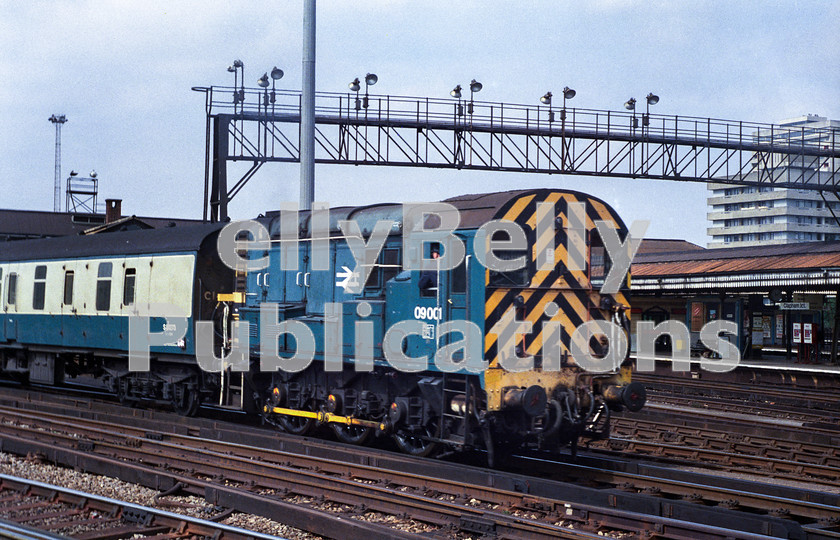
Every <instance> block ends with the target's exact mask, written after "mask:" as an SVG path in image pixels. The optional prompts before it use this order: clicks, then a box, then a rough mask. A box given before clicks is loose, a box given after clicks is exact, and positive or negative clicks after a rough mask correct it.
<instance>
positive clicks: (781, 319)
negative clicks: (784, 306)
mask: <svg viewBox="0 0 840 540" xmlns="http://www.w3.org/2000/svg"><path fill="white" fill-rule="evenodd" d="M784 337H785V316H784V315H782V314H781V313H777V314H776V339H777V340H778V339H783V338H784Z"/></svg>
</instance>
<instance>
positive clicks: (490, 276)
mask: <svg viewBox="0 0 840 540" xmlns="http://www.w3.org/2000/svg"><path fill="white" fill-rule="evenodd" d="M444 202H446V203H448V204H449V205H452V206H454V207H455V209H457V211H458V214H459V225H458V227H457V229H456V230H455V231H454V234H455V235H456V236H457V237H458V238H459V239H460V240H461V242H463V245H464V246H465V251H466V256H465V257H464V260H463V262H461V264H460V265H458V266H457V267H455V268H454V269H451V270H447V271H436V270H435V269H434V268H432V270H431V271H432V272H433V275H432V276H429V275H428V272H429V271H428V270H427V271H418V270H415V271H401V269H402V268H403V267H404V265H405V262H406V261H405V258H406V257H410V256H413V257H417V256H418V254H416V253H415V254H412V253H408V254H406V253H404V252H403V250H404V244H403V236H404V232H405V231H404V228H406V227H408V226H409V225H410V224H408V223H403V212H404V207H403V206H402V205H396V204H393V205H388V204H384V205H373V206H367V207H360V208H338V209H332V210H331V213H330V227H329V233H328V234H329V237H330V240H329V260H330V263H331V268H332V271H318V270H315V269H314V268H313V258H314V257H313V253H312V250H313V249H314V247H313V244H314V242H313V236H315V233H313V228H314V227H313V225H312V223H311V220H312V216H311V215H310V214H309V213H308V212H306V213H305V212H301V213H300V215H299V219H298V220H295V221H291V222H290V221H289V220H288V219H286V220H284V219H283V218H282V217H281V216H276V217H274V218H273V219H271V221H270V223H269V227H268V228H269V233H270V237H271V240H272V243H271V248H270V249H269V250H268V251H267V252H265V253H258V255H259V256H265V255H268V261H269V263H268V267H267V268H265V269H264V270H262V271H259V272H254V273H252V274H251V275H250V276H249V280H248V296H247V297H246V305H245V306H244V307H242V308H241V309H240V314H241V318H242V319H243V320H246V321H248V322H249V323H250V330H251V337H252V338H253V339H252V340H251V345H252V349H251V351H252V354H251V357H252V358H254V359H259V358H260V357H261V356H265V355H266V354H267V353H266V352H265V351H261V350H260V347H259V345H258V344H257V342H258V341H259V340H257V339H256V338H257V337H258V336H259V335H260V330H259V328H260V323H261V321H260V306H261V304H263V303H265V302H271V303H274V304H276V305H277V311H276V317H277V321H274V320H271V321H267V322H268V323H270V324H276V323H277V322H278V321H284V320H295V321H299V322H302V323H303V324H305V325H307V326H308V327H309V328H310V329H311V330H312V332H311V335H312V336H313V337H314V343H315V345H314V348H315V354H314V361H313V362H312V363H311V364H309V366H308V367H307V368H306V369H304V370H302V371H298V372H288V371H278V372H274V373H270V374H266V373H262V374H261V376H259V377H255V379H254V381H255V383H256V384H257V386H262V387H264V388H266V389H267V390H268V396H267V398H266V401H265V403H264V404H263V407H262V408H263V413H264V415H265V417H266V419H267V420H268V421H270V422H272V423H274V424H276V425H277V426H279V427H281V428H283V429H285V430H287V431H290V432H293V433H298V434H303V433H308V432H310V431H311V430H312V429H314V428H315V427H316V426H317V425H318V424H328V425H329V426H330V427H331V428H332V429H333V431H334V432H335V434H336V436H337V437H338V438H339V439H340V440H342V441H344V442H348V443H355V444H362V443H364V442H365V441H367V440H368V439H369V438H370V437H371V436H372V435H374V434H376V433H379V434H391V435H392V436H393V438H394V440H395V442H396V444H397V445H398V446H399V447H400V449H402V450H403V451H405V452H408V453H411V454H415V455H427V454H429V453H432V452H433V451H434V450H435V449H437V448H440V447H441V446H449V447H452V446H454V447H460V448H471V447H484V448H487V449H488V450H490V451H491V452H492V451H493V450H494V449H497V448H512V447H516V446H519V445H522V444H525V443H538V444H540V445H541V446H543V447H548V448H552V447H557V446H559V445H562V444H572V445H575V444H576V443H577V440H578V438H579V437H580V436H582V435H584V436H590V437H604V436H607V434H608V429H609V414H610V410H611V409H613V410H616V409H621V408H623V407H627V408H629V409H631V410H638V409H639V408H641V407H642V405H643V404H644V401H645V392H644V387H642V386H641V385H640V384H638V383H632V382H631V381H630V368H629V364H628V363H626V362H625V363H623V364H622V365H621V366H620V367H617V368H616V369H614V370H612V371H609V372H606V373H599V374H593V373H588V372H587V371H585V370H584V369H582V368H581V367H580V366H579V365H577V363H576V362H575V360H574V359H573V358H572V356H571V354H570V352H571V351H572V336H573V335H574V333H575V329H576V328H577V327H578V326H580V325H581V324H584V323H586V322H587V321H592V320H602V321H611V322H615V323H617V327H618V328H623V329H624V332H626V331H627V329H628V327H629V321H628V315H629V302H628V300H627V297H628V292H629V286H628V281H629V278H628V279H624V280H623V281H622V285H621V286H620V288H619V291H618V292H617V293H616V294H609V295H602V294H601V293H600V292H599V289H600V286H601V284H602V283H603V282H604V279H605V276H606V275H607V272H608V270H609V264H610V261H609V256H608V254H607V253H606V250H605V248H604V245H603V243H602V241H601V239H600V236H599V234H598V232H597V231H596V225H595V223H596V222H597V221H603V222H607V223H608V224H609V225H610V226H612V227H613V228H614V229H616V230H617V233H618V236H619V237H620V238H621V239H622V240H623V239H624V238H626V235H627V229H626V227H625V225H624V224H623V222H622V221H621V219H620V218H619V217H618V216H617V215H616V213H615V212H614V211H613V210H612V209H611V208H610V207H609V206H608V205H607V204H605V203H604V202H603V201H600V200H598V199H596V198H594V197H590V196H588V195H584V194H581V193H576V192H571V191H560V190H526V191H512V192H503V193H491V194H483V195H467V196H462V197H457V198H453V199H449V200H447V201H444ZM538 203H543V204H542V205H538ZM545 205H550V206H549V208H551V209H552V210H551V214H550V215H549V216H548V217H549V220H550V221H551V222H552V224H553V225H555V226H554V227H552V229H551V230H552V231H554V235H555V238H554V242H553V243H552V244H546V242H545V240H546V239H545V238H543V239H541V240H542V241H540V242H538V241H537V238H536V233H537V231H538V229H539V227H537V225H536V221H537V216H538V206H542V208H543V209H544V208H545V207H546V206H545ZM570 208H575V209H576V210H577V211H578V212H579V215H578V216H577V221H578V225H579V227H580V230H578V231H577V232H578V235H577V238H578V239H579V245H578V248H580V249H581V251H582V253H583V257H585V260H584V261H583V264H582V265H580V266H579V268H580V269H575V265H571V264H568V262H569V261H568V258H569V257H568V254H567V247H566V246H567V234H568V232H567V231H568V230H569V229H571V228H572V226H573V225H575V223H573V222H570V219H571V217H570V216H571V212H570V211H569V209H570ZM543 212H545V211H544V210H543ZM544 217H545V216H543V218H544ZM342 220H344V221H353V222H355V223H356V224H357V225H358V227H357V232H358V233H359V234H360V235H361V236H362V238H363V239H364V240H365V241H367V240H369V239H370V237H371V234H372V232H373V231H374V229H375V227H376V224H377V222H383V221H384V222H387V223H390V227H389V234H388V236H387V239H386V240H385V241H384V245H383V246H382V249H381V251H380V253H379V257H378V259H377V260H376V261H375V264H373V265H372V266H371V267H370V269H369V270H370V271H369V276H368V278H367V280H366V282H365V283H364V284H361V285H360V288H359V289H358V290H356V291H354V292H352V293H351V292H349V289H348V287H347V281H348V279H350V276H349V271H350V269H353V268H354V265H355V264H356V263H355V261H354V258H353V254H352V253H351V249H350V246H349V245H348V241H347V235H348V234H349V233H348V231H347V230H344V229H342V228H341V227H340V226H339V225H340V222H341V221H342ZM491 220H503V221H506V222H509V223H512V224H515V225H517V226H518V227H520V228H521V229H522V231H523V232H524V234H525V237H526V239H527V247H526V248H525V249H524V250H520V251H518V252H517V251H507V252H505V251H502V252H501V253H500V255H503V257H502V258H507V259H513V258H516V257H524V258H525V260H526V264H525V265H524V267H523V268H520V269H516V270H512V271H507V272H497V271H493V270H490V269H488V268H485V267H484V266H482V265H481V264H479V263H478V257H477V256H476V255H477V254H476V249H477V246H476V245H475V244H474V239H475V236H476V233H477V231H478V230H479V229H480V227H481V226H482V225H484V224H485V223H487V222H489V221H491ZM572 221H575V220H572ZM283 227H286V228H287V229H288V228H289V227H295V228H297V230H295V231H289V230H285V231H284V230H283ZM319 234H324V233H323V232H321V233H319ZM295 235H297V237H299V240H300V241H299V243H298V248H297V256H298V257H299V264H298V265H297V266H296V268H294V269H284V267H283V266H282V265H281V264H280V263H281V256H282V255H283V253H282V249H283V248H282V246H283V243H284V240H283V238H284V237H285V238H289V237H290V236H295ZM502 236H504V234H502ZM315 239H316V240H317V236H316V237H315ZM494 240H502V241H503V240H509V238H494ZM538 245H539V246H543V245H552V246H554V251H553V253H551V254H550V257H551V258H552V260H553V264H552V265H551V267H550V269H545V265H542V266H541V265H540V264H539V262H540V261H539V254H538V253H537V249H536V248H537V246H538ZM438 249H439V247H438V246H436V245H434V244H433V243H429V244H428V245H426V244H424V247H423V250H424V253H423V258H425V259H427V261H428V260H434V259H433V257H434V256H435V255H433V254H432V252H433V251H437V250H438ZM288 266H289V265H286V266H285V268H288ZM429 277H431V278H432V279H431V280H430V279H429ZM429 282H431V283H432V285H433V286H429ZM549 304H550V305H551V308H548V307H547V306H548V305H549ZM506 314H507V316H513V315H515V319H516V321H523V322H527V323H530V325H531V327H530V328H531V331H530V332H529V333H525V334H522V335H518V336H517V337H516V343H515V344H513V345H512V346H505V345H504V344H499V343H498V340H499V339H500V336H498V335H496V332H495V331H494V328H495V327H496V325H497V324H498V323H500V321H501V319H502V318H504V317H505V316H506ZM270 316H271V318H272V319H273V318H274V317H275V312H271V315H270ZM407 320H419V321H421V322H422V324H421V325H416V326H415V328H418V327H419V328H421V329H420V330H418V331H414V332H408V333H406V335H405V336H403V337H401V338H398V339H397V341H398V342H399V343H398V346H399V347H400V349H401V351H402V353H403V354H404V355H405V356H406V357H410V358H425V359H426V362H427V363H426V365H425V366H423V369H417V370H414V371H412V372H405V371H403V370H399V369H395V368H394V366H393V365H391V364H389V363H388V362H387V361H386V360H387V354H386V352H387V351H385V350H384V349H385V344H384V342H386V341H387V340H388V339H389V336H388V333H389V331H390V330H391V329H393V328H394V327H395V325H398V324H399V323H400V321H407ZM456 320H467V321H470V322H472V323H474V324H475V326H476V327H477V328H478V329H480V336H479V339H480V345H481V352H480V354H481V353H483V354H482V356H483V360H484V361H485V362H486V364H485V365H486V367H485V368H484V369H483V370H482V371H480V372H478V373H475V372H474V370H468V369H466V368H465V369H457V370H455V371H451V370H448V369H447V370H441V369H439V368H438V366H437V365H436V364H435V363H434V362H433V360H432V359H433V358H434V357H435V353H436V351H439V349H440V348H441V347H443V346H445V345H447V344H451V343H452V342H453V341H455V340H457V339H458V333H457V332H455V333H450V334H446V335H441V334H440V333H439V331H440V329H441V328H442V327H443V325H444V324H445V323H446V322H448V321H456ZM262 322H266V321H262ZM365 325H367V326H365ZM549 329H552V330H553V331H554V332H555V334H554V335H555V336H556V337H557V338H558V339H556V340H555V341H556V343H554V344H552V345H553V346H549V343H548V342H547V341H548V339H549V336H548V333H549V332H548V330H549ZM364 332H367V334H364ZM365 336H368V337H369V338H370V339H369V340H368V339H367V338H366V337H365ZM596 337H597V336H596ZM602 337H603V336H602ZM279 339H280V343H279V344H278V346H277V349H278V350H279V353H280V355H283V354H284V353H285V354H286V355H292V354H294V353H295V348H296V346H295V341H294V339H291V338H289V336H288V335H284V336H281V337H280V338H279ZM362 340H368V341H370V342H372V345H369V346H368V348H369V350H368V351H360V350H359V348H360V347H361V346H362V344H361V341H362ZM330 341H333V342H334V343H333V348H332V349H331V348H330ZM336 341H338V344H336V343H335V342H336ZM544 341H545V343H544ZM263 345H264V344H263ZM508 345H510V344H508ZM607 346H608V345H605V344H603V343H602V342H600V341H599V340H598V339H592V340H591V352H592V353H593V355H594V356H595V357H597V356H599V355H601V356H603V355H604V354H605V353H606V352H607V351H606V347H607ZM284 347H285V349H284ZM336 349H339V350H340V356H341V358H342V359H343V362H344V366H343V369H342V370H341V371H338V372H336V371H329V370H325V369H324V363H323V361H324V359H325V357H326V356H327V354H328V351H331V350H332V351H335V350H336ZM511 349H512V350H513V351H515V352H514V354H515V355H516V356H517V357H520V358H522V359H526V358H527V359H533V365H534V368H533V369H527V370H524V371H509V370H508V369H506V365H509V364H505V365H503V363H502V362H500V360H501V356H502V354H503V353H504V352H505V351H506V350H507V351H510V350H511ZM274 352H277V351H273V352H272V354H273V353H274ZM461 354H463V351H462V352H461ZM366 355H367V356H369V357H372V360H373V361H372V362H369V363H368V364H367V366H368V367H366V368H365V369H362V370H360V369H357V367H358V366H357V365H356V364H357V363H360V362H362V360H363V357H365V356H366ZM453 357H454V358H457V357H458V353H456V354H455V355H453ZM371 364H372V368H371V367H370V366H371ZM549 366H550V367H549Z"/></svg>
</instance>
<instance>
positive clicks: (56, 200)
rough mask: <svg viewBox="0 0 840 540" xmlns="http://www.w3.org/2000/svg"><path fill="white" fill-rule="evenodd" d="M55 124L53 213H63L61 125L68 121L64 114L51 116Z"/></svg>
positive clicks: (51, 120) (50, 119)
mask: <svg viewBox="0 0 840 540" xmlns="http://www.w3.org/2000/svg"><path fill="white" fill-rule="evenodd" d="M49 121H50V122H52V123H53V124H55V191H54V193H53V212H61V125H62V124H63V123H65V122H66V121H67V117H66V116H64V115H63V114H54V115H52V116H50V118H49Z"/></svg>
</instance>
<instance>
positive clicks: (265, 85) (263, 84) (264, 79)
mask: <svg viewBox="0 0 840 540" xmlns="http://www.w3.org/2000/svg"><path fill="white" fill-rule="evenodd" d="M257 84H258V85H259V86H260V88H268V73H263V74H262V77H260V78H259V79H257Z"/></svg>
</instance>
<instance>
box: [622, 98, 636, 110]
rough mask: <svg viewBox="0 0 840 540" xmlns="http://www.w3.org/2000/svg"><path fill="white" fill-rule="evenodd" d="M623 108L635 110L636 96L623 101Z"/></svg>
mask: <svg viewBox="0 0 840 540" xmlns="http://www.w3.org/2000/svg"><path fill="white" fill-rule="evenodd" d="M624 108H625V109H627V110H628V111H635V110H636V98H630V99H628V100H627V101H625V102H624Z"/></svg>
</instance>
